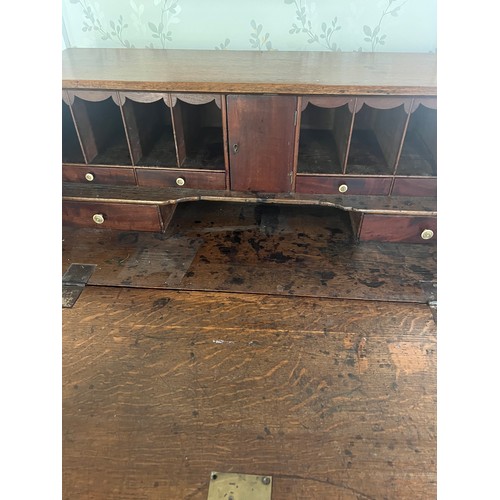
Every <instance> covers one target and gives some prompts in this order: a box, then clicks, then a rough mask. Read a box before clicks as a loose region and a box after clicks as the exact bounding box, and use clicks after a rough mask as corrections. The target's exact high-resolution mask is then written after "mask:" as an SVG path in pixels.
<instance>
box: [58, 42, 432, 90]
mask: <svg viewBox="0 0 500 500" xmlns="http://www.w3.org/2000/svg"><path fill="white" fill-rule="evenodd" d="M62 87H63V88H64V89H88V90H90V89H94V90H100V89H107V90H129V91H142V92H148V91H149V92H210V93H275V94H311V95H321V94H323V95H329V94H332V95H333V94H336V95H338V94H351V95H405V96H409V95H413V96H417V95H418V96H435V95H437V86H436V55H435V54H422V53H401V52H379V53H363V52H318V51H311V52H298V51H297V52H282V51H269V52H267V51H266V52H259V51H229V50H185V49H175V50H169V49H97V48H92V49H78V48H72V49H66V50H65V51H63V54H62Z"/></svg>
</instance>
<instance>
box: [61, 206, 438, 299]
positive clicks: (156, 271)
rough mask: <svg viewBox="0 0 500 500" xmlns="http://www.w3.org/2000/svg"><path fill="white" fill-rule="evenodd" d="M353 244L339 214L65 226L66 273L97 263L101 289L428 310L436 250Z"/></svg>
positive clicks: (296, 211) (224, 209) (192, 212)
mask: <svg viewBox="0 0 500 500" xmlns="http://www.w3.org/2000/svg"><path fill="white" fill-rule="evenodd" d="M353 240H354V235H353V232H352V228H351V223H350V221H349V216H348V214H347V213H345V212H341V211H335V210H332V209H327V210H325V209H324V208H322V207H278V206H273V205H254V204H248V205H245V204H243V205H239V204H227V203H219V204H217V203H205V204H203V203H201V202H200V203H193V204H182V205H179V206H178V208H177V211H176V213H175V215H174V216H173V218H172V220H171V222H170V225H169V228H168V229H167V232H166V233H165V234H163V235H161V234H148V233H139V232H120V231H105V230H101V229H98V230H94V229H87V230H84V229H78V230H75V229H70V228H64V243H63V266H67V265H68V264H69V263H71V262H80V261H82V259H87V260H88V259H90V258H91V259H92V262H96V263H99V265H98V269H97V270H96V272H95V273H94V275H93V276H92V279H91V283H92V284H95V285H110V286H134V287H154V288H167V289H168V288H178V289H184V290H207V291H209V290H211V291H217V290H219V291H231V292H247V293H264V294H273V295H301V296H313V297H336V298H353V299H354V298H355V299H371V300H391V301H408V302H421V303H426V302H427V296H426V294H425V293H424V291H423V290H422V287H421V286H420V283H421V282H422V281H433V280H435V278H436V247H435V245H434V246H432V245H429V246H427V245H409V244H382V243H373V242H365V243H359V244H358V245H356V244H354V243H353ZM176 270H178V271H176ZM172 273H174V274H175V273H177V274H175V276H180V275H181V274H182V279H180V280H178V279H177V278H175V280H173V279H172V278H171V275H172ZM179 273H180V274H179Z"/></svg>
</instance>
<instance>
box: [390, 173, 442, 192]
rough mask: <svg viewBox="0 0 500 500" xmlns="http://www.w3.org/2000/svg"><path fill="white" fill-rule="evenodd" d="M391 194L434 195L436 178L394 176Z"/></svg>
mask: <svg viewBox="0 0 500 500" xmlns="http://www.w3.org/2000/svg"><path fill="white" fill-rule="evenodd" d="M392 194H393V195H394V196H436V195H437V179H435V178H427V177H418V178H415V177H414V178H406V177H402V178H397V177H396V179H395V181H394V187H393V188H392Z"/></svg>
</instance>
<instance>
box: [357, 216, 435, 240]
mask: <svg viewBox="0 0 500 500" xmlns="http://www.w3.org/2000/svg"><path fill="white" fill-rule="evenodd" d="M359 240H360V241H386V242H394V243H396V242H398V243H432V242H435V241H437V219H436V218H435V217H412V216H406V215H379V214H364V215H363V217H362V219H361V224H360V227H359Z"/></svg>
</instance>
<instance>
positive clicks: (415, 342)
mask: <svg viewBox="0 0 500 500" xmlns="http://www.w3.org/2000/svg"><path fill="white" fill-rule="evenodd" d="M435 335H436V329H435V325H434V322H433V320H432V316H431V313H430V311H429V308H428V307H427V306H426V305H417V304H390V305H388V304H385V303H379V302H365V301H342V300H336V301H331V300H322V299H304V298H297V297H289V298H287V297H268V296H266V297H262V296H255V295H253V296H252V295H246V294H223V293H222V294H221V293H216V294H212V293H195V292H187V293H186V292H173V291H161V290H157V291H154V290H144V289H143V290H138V289H136V290H134V289H130V288H100V287H95V286H94V287H89V286H87V287H86V288H85V291H84V292H83V294H82V295H81V297H80V299H79V301H78V302H77V304H76V306H75V307H74V308H72V309H65V310H64V311H63V357H62V359H63V363H62V367H63V388H62V394H63V399H62V406H63V409H62V411H63V430H64V432H63V436H62V437H63V443H62V445H63V498H67V499H69V498H134V499H136V498H144V499H146V498H151V499H153V498H154V499H162V498H189V499H199V500H205V499H206V498H207V492H208V484H209V478H210V472H211V471H214V470H215V471H228V470H235V471H240V472H244V473H247V474H263V473H264V472H263V471H265V474H268V475H271V476H272V477H273V495H272V498H273V500H285V499H286V500H288V499H290V498H345V499H352V500H354V499H365V500H366V499H378V498H390V499H410V498H435V495H436V415H435V404H436V372H435V370H436V338H435Z"/></svg>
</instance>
